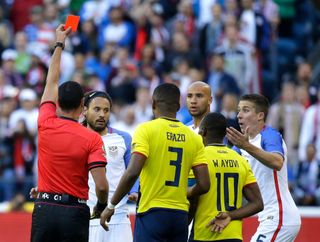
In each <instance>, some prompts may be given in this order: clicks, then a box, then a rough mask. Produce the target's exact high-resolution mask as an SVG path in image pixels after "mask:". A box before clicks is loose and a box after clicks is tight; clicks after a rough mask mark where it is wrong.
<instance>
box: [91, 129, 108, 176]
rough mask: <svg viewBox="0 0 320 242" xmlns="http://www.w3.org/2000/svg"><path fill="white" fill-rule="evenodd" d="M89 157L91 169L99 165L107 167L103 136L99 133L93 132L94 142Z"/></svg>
mask: <svg viewBox="0 0 320 242" xmlns="http://www.w3.org/2000/svg"><path fill="white" fill-rule="evenodd" d="M89 152H90V153H89V157H88V167H89V170H91V169H93V168H97V167H105V166H106V164H107V159H106V152H105V148H104V144H103V141H102V139H101V136H100V135H98V134H97V133H92V142H91V145H90V151H89Z"/></svg>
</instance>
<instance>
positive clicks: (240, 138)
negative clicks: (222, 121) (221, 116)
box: [227, 126, 249, 149]
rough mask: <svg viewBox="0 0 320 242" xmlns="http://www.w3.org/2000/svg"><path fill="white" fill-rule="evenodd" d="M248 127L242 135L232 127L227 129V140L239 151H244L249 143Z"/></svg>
mask: <svg viewBox="0 0 320 242" xmlns="http://www.w3.org/2000/svg"><path fill="white" fill-rule="evenodd" d="M248 131H249V126H248V127H247V128H246V130H245V131H244V133H241V132H239V131H238V130H236V129H235V128H233V127H230V128H227V138H228V140H229V141H230V142H231V143H232V144H233V145H235V146H237V147H238V148H240V149H242V148H243V149H244V148H245V147H246V145H247V144H248V143H249V134H248Z"/></svg>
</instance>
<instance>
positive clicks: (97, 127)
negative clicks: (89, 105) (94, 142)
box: [88, 121, 106, 133]
mask: <svg viewBox="0 0 320 242" xmlns="http://www.w3.org/2000/svg"><path fill="white" fill-rule="evenodd" d="M88 124H89V126H90V128H91V129H93V130H94V131H96V132H98V133H100V132H102V131H103V130H105V128H106V126H96V125H95V124H94V122H89V121H88Z"/></svg>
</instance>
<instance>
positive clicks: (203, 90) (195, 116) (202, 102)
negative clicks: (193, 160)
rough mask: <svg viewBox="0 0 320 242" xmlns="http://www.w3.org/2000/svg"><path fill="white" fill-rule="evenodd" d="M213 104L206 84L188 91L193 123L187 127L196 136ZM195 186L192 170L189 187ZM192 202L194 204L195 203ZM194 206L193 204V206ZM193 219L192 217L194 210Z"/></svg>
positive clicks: (190, 88)
mask: <svg viewBox="0 0 320 242" xmlns="http://www.w3.org/2000/svg"><path fill="white" fill-rule="evenodd" d="M211 103H212V96H211V87H210V86H209V85H208V84H207V83H205V82H200V81H197V82H193V83H192V84H191V85H190V86H189V87H188V91H187V107H188V110H189V113H190V114H191V116H192V122H190V123H188V124H187V126H188V127H189V128H190V129H191V130H193V131H194V132H195V133H196V134H198V132H199V126H200V122H201V120H202V119H203V118H204V116H206V114H208V113H209V112H210V105H211ZM194 184H195V178H194V174H193V172H192V170H191V172H190V174H189V179H188V185H189V186H193V185H194ZM195 202H196V200H195V201H192V203H195ZM191 206H193V204H191ZM190 211H191V217H192V210H190Z"/></svg>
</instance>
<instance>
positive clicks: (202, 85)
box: [188, 81, 211, 97]
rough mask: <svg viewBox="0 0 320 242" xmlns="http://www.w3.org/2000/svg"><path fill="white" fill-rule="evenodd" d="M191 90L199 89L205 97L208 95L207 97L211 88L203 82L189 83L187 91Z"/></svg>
mask: <svg viewBox="0 0 320 242" xmlns="http://www.w3.org/2000/svg"><path fill="white" fill-rule="evenodd" d="M193 89H201V90H203V92H204V93H205V94H206V95H208V96H209V97H210V96H211V87H210V86H209V85H208V84H207V83H205V82H201V81H197V82H193V83H191V84H190V86H189V87H188V91H189V90H193Z"/></svg>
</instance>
